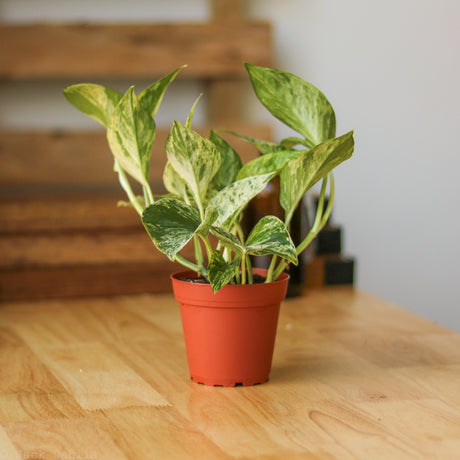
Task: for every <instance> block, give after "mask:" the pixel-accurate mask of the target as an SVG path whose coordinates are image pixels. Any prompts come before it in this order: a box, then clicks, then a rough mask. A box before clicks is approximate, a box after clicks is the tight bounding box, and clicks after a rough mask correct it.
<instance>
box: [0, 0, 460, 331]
mask: <svg viewBox="0 0 460 460" xmlns="http://www.w3.org/2000/svg"><path fill="white" fill-rule="evenodd" d="M76 5H78V8H76ZM247 6H248V11H249V13H250V15H251V16H253V17H259V18H266V19H268V20H270V21H271V22H272V23H273V25H274V32H275V40H276V62H277V66H278V67H280V68H283V69H284V70H288V71H291V72H294V73H296V74H298V75H300V76H302V77H304V78H305V79H307V80H309V81H311V82H312V83H314V84H315V85H317V86H318V87H319V88H320V89H321V90H322V91H323V92H324V93H325V94H326V95H327V96H328V98H329V99H330V100H331V102H332V104H333V105H334V107H335V109H336V115H337V119H338V132H339V133H344V132H346V131H347V130H349V129H351V128H354V129H355V138H356V151H355V156H354V158H353V159H352V160H350V161H349V162H348V163H346V164H344V165H342V166H340V168H339V169H338V170H337V173H336V182H337V187H336V188H337V194H338V196H337V201H336V208H335V220H336V222H337V223H340V224H341V225H343V227H344V230H345V242H344V245H345V252H346V253H348V254H350V255H354V256H355V257H356V258H357V261H358V267H357V268H358V272H357V284H358V287H359V288H360V289H363V290H366V291H368V292H371V293H373V294H376V295H378V296H380V297H382V298H384V299H387V300H390V301H392V302H394V303H397V304H399V305H401V306H403V307H406V308H408V309H410V310H413V311H415V312H417V313H419V314H421V315H423V316H425V317H428V318H431V319H432V320H434V321H437V322H439V323H441V324H444V325H446V326H447V327H450V328H452V329H455V330H457V331H459V332H460V288H459V284H460V283H459V281H458V279H457V278H458V276H459V274H460V270H459V261H460V243H459V241H458V234H459V233H460V232H459V229H460V216H459V215H460V213H459V205H458V202H459V198H460V185H459V181H458V179H457V177H458V171H460V152H459V148H458V143H457V134H458V132H459V129H458V127H459V122H460V113H459V107H460V89H459V82H460V66H459V59H458V54H459V52H458V44H459V43H460V28H459V27H458V24H459V23H460V3H458V0H437V1H436V2H434V1H432V0H386V1H384V2H375V1H374V2H371V1H369V0H347V1H338V0H335V1H334V0H283V1H282V2H280V1H279V0H247ZM46 18H49V19H67V18H73V19H76V20H94V21H97V20H105V19H112V20H113V19H121V20H134V21H135V20H150V19H151V20H161V19H188V18H190V19H192V20H201V19H205V18H206V8H205V2H204V1H203V0H200V1H198V0H193V1H191V0H189V1H186V0H181V1H174V2H171V1H169V2H167V1H148V2H147V1H144V0H143V1H141V0H136V1H132V2H122V1H114V0H110V1H109V0H91V1H89V0H80V1H79V2H72V1H68V2H63V1H62V0H40V1H37V0H35V1H30V0H3V1H2V2H0V19H2V20H34V19H42V20H43V19H46ZM198 91H199V88H198V87H196V85H195V87H194V86H193V85H192V87H191V88H185V87H183V85H180V86H179V91H178V93H177V94H178V96H174V97H176V99H174V98H173V100H172V102H171V105H170V106H169V107H166V111H163V113H164V114H165V115H164V117H165V119H169V118H170V116H176V115H175V110H179V108H180V107H181V104H182V99H183V98H189V100H190V101H192V100H193V99H194V97H195V95H196V93H197V92H198ZM189 93H190V94H189ZM24 94H25V95H27V98H25V97H23V95H24ZM0 103H1V104H2V107H3V108H2V113H1V118H0V123H1V124H3V125H4V124H9V125H15V126H18V125H19V126H21V125H24V124H26V125H29V126H33V125H34V124H35V125H37V124H38V125H42V124H43V123H50V124H52V125H56V126H60V127H68V126H76V125H78V126H82V125H85V124H86V123H88V122H87V121H86V120H83V118H81V117H79V116H78V115H77V114H75V113H74V112H73V111H72V110H70V109H69V108H68V107H67V106H66V105H65V103H64V101H63V100H62V98H61V96H60V87H59V85H58V84H54V86H53V85H49V84H48V85H38V86H37V85H32V84H23V85H3V86H1V87H0ZM187 104H188V102H187ZM253 104H254V106H253V113H254V114H255V115H254V116H259V114H260V113H261V111H260V109H259V107H258V106H257V102H255V101H253ZM43 107H46V111H45V112H47V117H46V116H44V110H43ZM37 108H38V110H40V113H41V116H40V117H39V118H38V117H36V116H35V115H33V114H34V113H37V112H36V109H37ZM181 116H182V115H181ZM263 116H265V115H263ZM286 133H287V131H285V130H284V129H283V128H282V127H279V128H278V135H279V136H283V135H285V134H286Z"/></svg>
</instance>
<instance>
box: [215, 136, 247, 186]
mask: <svg viewBox="0 0 460 460" xmlns="http://www.w3.org/2000/svg"><path fill="white" fill-rule="evenodd" d="M209 140H210V141H211V142H213V143H214V145H215V146H216V148H217V150H218V151H219V153H220V157H221V163H220V167H219V169H218V171H217V173H216V175H215V176H214V178H213V179H212V184H211V186H212V188H213V190H216V191H219V190H222V189H223V188H224V187H226V186H227V185H230V184H231V183H232V182H234V181H235V179H236V177H237V175H238V172H239V171H240V169H241V167H242V166H243V163H242V161H241V158H240V156H239V155H238V153H237V152H236V151H235V150H234V148H233V147H232V146H231V145H230V144H229V143H228V142H227V141H226V140H224V139H222V137H220V136H219V135H218V134H217V133H216V132H215V131H212V130H211V133H210V135H209Z"/></svg>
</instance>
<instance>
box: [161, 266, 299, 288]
mask: <svg viewBox="0 0 460 460" xmlns="http://www.w3.org/2000/svg"><path fill="white" fill-rule="evenodd" d="M267 272H268V270H267V269H265V268H253V269H252V273H253V274H255V275H261V276H265V275H266V274H267ZM186 277H187V278H198V277H199V276H198V274H197V273H196V272H194V271H193V270H179V271H176V272H174V273H171V275H170V279H171V281H173V280H174V282H175V283H183V284H186V285H193V286H196V288H198V289H200V288H206V289H209V288H210V287H211V285H210V284H207V283H206V284H205V283H203V284H199V283H191V282H190V281H185V280H181V279H180V278H186ZM289 278H290V276H289V274H288V273H286V272H282V273H281V275H280V276H279V277H278V278H277V279H276V280H274V281H271V282H270V283H254V284H226V285H225V286H224V287H223V288H222V289H227V288H230V289H238V288H241V287H246V288H247V287H250V286H260V285H261V284H265V285H266V286H270V285H276V284H281V283H284V282H285V281H286V280H289Z"/></svg>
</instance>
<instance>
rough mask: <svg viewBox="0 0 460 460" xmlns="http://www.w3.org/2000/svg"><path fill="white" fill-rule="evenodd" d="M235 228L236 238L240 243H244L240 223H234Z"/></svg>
mask: <svg viewBox="0 0 460 460" xmlns="http://www.w3.org/2000/svg"><path fill="white" fill-rule="evenodd" d="M235 229H236V233H237V235H238V238H239V239H240V241H241V244H242V245H244V232H243V229H242V228H241V225H240V224H235Z"/></svg>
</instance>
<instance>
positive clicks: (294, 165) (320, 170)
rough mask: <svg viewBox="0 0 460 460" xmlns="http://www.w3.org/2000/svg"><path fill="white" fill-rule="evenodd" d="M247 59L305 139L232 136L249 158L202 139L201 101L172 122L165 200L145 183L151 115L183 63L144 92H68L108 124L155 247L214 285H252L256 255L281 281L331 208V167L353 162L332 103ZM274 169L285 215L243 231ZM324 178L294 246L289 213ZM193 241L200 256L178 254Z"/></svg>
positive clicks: (264, 98)
mask: <svg viewBox="0 0 460 460" xmlns="http://www.w3.org/2000/svg"><path fill="white" fill-rule="evenodd" d="M245 66H246V69H247V71H248V73H249V78H250V79H251V82H252V86H253V88H254V91H255V94H256V96H257V97H258V99H259V100H260V102H261V103H262V104H263V105H264V106H265V107H266V108H267V109H268V110H269V111H270V112H271V114H272V115H273V116H275V117H276V118H278V119H279V120H281V121H282V122H283V123H285V124H286V125H287V126H289V127H290V128H292V129H293V130H295V131H296V132H297V133H299V136H300V137H289V138H286V139H283V140H282V141H281V142H280V143H279V144H276V143H273V142H268V141H263V140H259V139H253V138H249V137H245V136H241V135H239V134H237V133H233V134H234V135H236V136H238V137H240V138H242V139H244V140H245V141H247V142H250V143H251V144H253V145H255V146H256V147H257V148H258V150H259V151H260V153H261V154H262V155H261V156H260V157H258V158H256V159H254V160H252V161H250V162H248V163H246V164H244V165H243V164H242V162H241V159H240V157H239V155H238V153H237V152H236V151H235V150H234V149H233V148H232V146H231V145H230V144H228V143H227V142H226V141H225V140H224V139H223V138H222V137H221V136H220V135H219V134H218V133H217V132H215V131H211V133H210V136H209V138H205V137H203V136H201V135H200V134H199V133H197V132H196V131H194V130H193V129H192V127H191V125H192V119H193V113H194V110H195V106H196V103H197V102H198V100H197V102H195V104H194V106H193V107H192V109H191V111H190V113H189V115H188V118H187V120H186V122H185V124H181V123H180V122H178V121H174V123H173V125H172V128H171V130H170V132H169V135H168V138H167V141H166V147H165V150H166V156H167V163H166V167H165V169H164V173H163V183H164V186H165V188H166V190H167V191H168V194H167V195H163V196H161V197H154V195H153V193H152V190H151V188H150V185H149V181H148V177H149V163H150V157H151V152H152V146H153V143H154V141H155V131H156V126H155V121H154V120H155V115H156V113H157V111H158V109H159V106H160V104H161V101H162V99H163V96H164V94H165V91H166V89H167V88H168V86H169V84H170V83H171V82H172V81H173V80H174V79H175V77H176V76H177V74H178V73H179V72H180V71H181V70H182V68H179V69H176V70H175V71H174V72H172V73H170V74H169V75H167V76H165V77H164V78H162V79H160V80H158V81H157V82H155V83H153V84H152V85H151V86H149V87H148V88H146V89H145V90H143V91H142V92H141V93H140V94H138V95H136V93H135V92H134V88H133V87H131V88H129V89H128V91H127V92H126V93H125V94H122V93H120V92H118V91H116V90H114V89H111V88H108V87H105V86H102V85H96V84H78V85H73V86H70V87H68V88H66V89H65V90H64V95H65V97H66V98H67V100H68V101H69V102H70V103H71V104H73V105H74V106H75V107H76V108H78V109H79V110H80V111H82V112H83V113H85V114H86V115H88V116H90V117H91V118H93V119H94V120H96V121H97V122H99V123H100V124H102V125H103V126H105V127H106V129H107V140H108V143H109V146H110V149H111V151H112V153H113V157H114V170H115V172H116V173H117V174H118V177H119V181H120V184H121V186H122V187H123V189H124V190H125V192H126V194H127V196H128V198H129V202H130V205H131V206H133V207H134V209H135V210H136V211H137V212H138V213H139V215H140V216H141V218H142V222H143V224H144V226H145V229H146V230H147V233H148V234H149V236H150V238H151V239H152V241H153V242H154V244H155V246H156V247H157V248H158V249H159V250H160V251H161V252H162V253H164V254H166V256H168V257H169V259H171V260H173V261H174V260H175V261H177V262H179V263H181V264H182V265H184V266H185V267H187V268H189V269H192V270H194V271H195V272H197V273H198V274H200V275H202V276H203V277H205V278H207V279H208V280H209V282H210V283H211V285H212V287H213V290H214V292H217V291H218V290H219V289H221V288H222V287H223V286H225V285H226V284H228V283H238V284H245V283H252V281H253V279H252V270H251V262H250V260H251V259H250V256H262V255H270V256H272V259H271V264H270V268H269V271H268V275H267V279H266V282H270V281H272V280H274V279H276V278H277V277H278V276H279V275H280V274H281V272H282V271H283V270H284V269H285V268H286V266H287V265H288V264H289V263H291V264H297V263H298V256H299V254H300V253H301V252H302V251H303V250H304V249H305V248H306V247H307V246H308V244H309V243H310V242H311V241H312V240H313V238H314V237H315V236H316V234H317V233H318V232H319V230H320V229H321V228H322V227H323V226H324V224H325V223H326V221H327V219H328V217H329V214H330V212H331V207H332V203H333V198H334V178H333V175H332V170H333V169H334V168H335V167H336V166H337V165H339V164H340V163H341V162H343V161H344V160H346V159H348V158H349V157H350V156H351V155H352V153H353V148H354V141H353V132H352V131H350V132H349V133H347V134H344V135H342V136H339V137H336V121H335V114H334V110H333V108H332V106H331V104H330V103H329V101H328V100H327V99H326V97H325V96H324V95H323V94H322V93H321V92H320V91H319V90H318V89H317V88H315V87H314V86H313V85H311V84H310V83H307V82H306V81H304V80H302V79H301V78H299V77H297V76H295V75H293V74H291V73H288V72H284V71H281V70H276V69H270V68H263V67H257V66H254V65H251V64H249V63H246V64H245ZM276 176H279V177H280V204H281V206H282V208H283V209H284V213H285V214H284V220H281V219H279V218H278V217H276V216H271V215H268V216H264V217H262V218H261V219H260V220H259V222H257V223H256V225H255V226H254V228H252V230H251V231H250V232H249V234H248V235H245V234H244V232H243V229H242V226H241V220H242V216H243V213H244V210H245V209H246V208H247V206H248V204H249V202H250V201H251V200H252V199H253V198H254V197H255V196H256V195H258V194H259V193H260V192H262V191H263V190H264V188H265V187H266V186H267V184H268V183H269V182H270V181H271V180H272V179H274V178H275V177H276ZM132 180H134V181H137V182H138V183H139V184H140V185H141V186H142V189H143V196H142V197H140V196H136V195H135V194H134V192H133V188H132V186H131V182H130V181H132ZM319 181H322V186H321V194H320V199H319V204H318V207H317V212H316V217H315V220H314V223H313V226H312V228H311V229H310V231H309V233H308V234H307V235H305V238H304V239H303V241H302V242H301V243H300V244H299V245H298V246H297V247H296V246H295V245H294V244H293V242H292V239H291V237H290V234H289V226H290V222H291V219H292V216H293V212H294V210H295V209H296V207H297V206H298V205H299V202H300V200H301V199H302V197H303V196H304V194H305V193H306V192H307V191H308V190H309V189H310V188H311V187H313V186H314V185H315V184H316V183H317V182H319ZM328 182H329V200H328V204H327V206H325V205H324V202H325V194H326V188H327V184H328ZM211 235H212V236H213V237H214V238H210V236H211ZM211 241H215V242H217V243H215V244H214V245H213V244H211ZM189 242H193V244H194V248H195V260H194V261H190V260H186V259H185V258H184V257H183V256H182V255H181V254H180V252H181V250H182V249H183V248H184V247H185V246H186V245H187V244H188V243H189Z"/></svg>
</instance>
